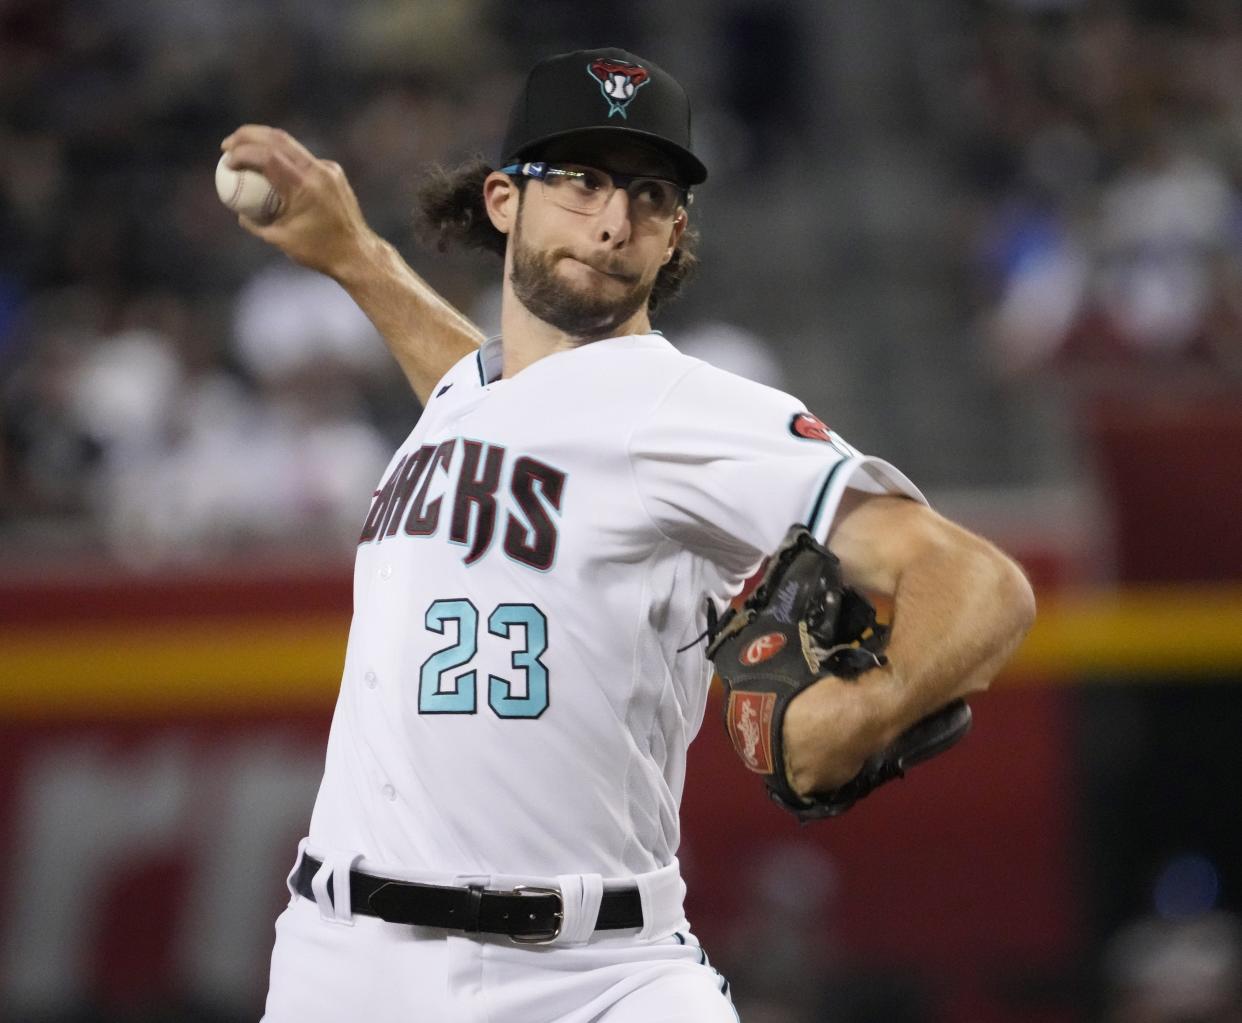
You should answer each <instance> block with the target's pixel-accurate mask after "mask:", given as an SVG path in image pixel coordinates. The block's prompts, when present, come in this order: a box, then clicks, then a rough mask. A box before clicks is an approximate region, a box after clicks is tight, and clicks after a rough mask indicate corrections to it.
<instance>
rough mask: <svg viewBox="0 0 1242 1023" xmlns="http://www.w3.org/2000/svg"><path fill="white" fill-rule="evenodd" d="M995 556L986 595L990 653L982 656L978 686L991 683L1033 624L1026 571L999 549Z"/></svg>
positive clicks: (1031, 592) (1033, 615)
mask: <svg viewBox="0 0 1242 1023" xmlns="http://www.w3.org/2000/svg"><path fill="white" fill-rule="evenodd" d="M994 558H995V561H994V574H993V580H994V582H993V588H992V592H991V594H990V598H989V599H990V603H991V607H992V609H993V617H992V639H991V643H990V644H989V645H990V647H991V653H990V654H989V655H987V656H986V657H985V658H984V663H985V665H986V668H985V670H984V671H983V672H982V673H980V675H979V676H977V677H976V680H975V681H976V684H977V685H976V687H977V688H979V689H986V688H987V687H988V686H989V685H990V684H991V682H992V680H993V678H994V677H995V676H996V675H997V674H998V673H999V672H1000V671H1001V670H1002V669H1003V668H1004V666H1005V665H1006V664H1007V663H1008V662H1009V660H1010V659H1011V658H1012V657H1013V655H1014V653H1015V652H1016V651H1017V649H1018V647H1019V646H1021V644H1022V640H1023V639H1025V638H1026V634H1027V633H1028V632H1030V631H1031V627H1032V626H1033V625H1034V624H1035V591H1034V589H1032V587H1031V583H1030V581H1029V580H1028V579H1027V577H1026V573H1025V572H1023V571H1022V569H1021V568H1020V567H1019V566H1018V564H1017V563H1016V562H1014V561H1013V560H1012V559H1010V558H1009V557H1007V556H1006V555H1004V554H1002V553H1001V552H1000V551H995V552H994ZM979 683H981V684H979Z"/></svg>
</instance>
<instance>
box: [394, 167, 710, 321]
mask: <svg viewBox="0 0 1242 1023" xmlns="http://www.w3.org/2000/svg"><path fill="white" fill-rule="evenodd" d="M491 172H492V167H490V166H489V165H488V163H487V161H486V160H485V159H483V157H481V156H477V157H474V158H473V159H470V160H467V161H466V162H465V163H463V164H461V165H460V166H458V167H455V168H452V169H446V168H444V167H438V166H437V167H432V168H430V169H429V170H428V171H427V174H426V176H425V178H424V180H423V181H422V183H421V184H420V185H419V187H418V193H417V195H418V202H417V205H416V206H415V209H414V230H415V233H416V234H417V235H418V237H419V239H420V240H421V241H422V242H423V244H425V245H427V246H429V247H432V248H434V249H435V250H436V251H437V252H447V251H448V249H449V248H450V246H453V245H461V246H463V247H464V248H468V249H481V250H483V251H485V252H494V253H495V254H496V255H498V256H504V254H505V245H506V244H507V241H508V239H507V237H506V236H505V235H504V234H502V233H501V232H500V231H497V230H496V228H495V227H493V226H492V222H491V221H490V220H489V219H488V216H487V209H486V207H485V206H484V204H483V182H484V180H485V179H486V178H487V176H488V175H489V174H490V173H491ZM526 183H527V179H526V178H518V179H517V184H518V188H519V189H523V190H524V189H525V186H526ZM697 243H698V234H697V233H696V232H695V231H694V230H693V229H691V228H687V229H686V231H685V232H684V233H683V234H682V236H681V239H680V241H679V242H678V243H677V248H676V249H674V250H673V258H672V259H670V260H669V261H668V262H667V263H665V264H664V266H662V267H661V268H660V272H659V273H658V274H657V275H656V279H655V284H654V285H653V286H652V288H651V296H650V298H648V299H647V311H648V312H650V313H654V312H655V311H656V309H657V308H659V307H661V306H663V305H664V304H665V303H667V302H670V301H671V300H672V299H673V298H674V297H675V296H676V295H677V293H678V292H679V291H680V290H681V287H682V285H683V284H685V282H686V281H687V280H689V279H690V276H691V275H692V274H693V273H694V270H695V267H697V266H698V262H699V259H698V256H696V255H695V252H694V250H695V246H696V244H697Z"/></svg>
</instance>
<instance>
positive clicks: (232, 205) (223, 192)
mask: <svg viewBox="0 0 1242 1023" xmlns="http://www.w3.org/2000/svg"><path fill="white" fill-rule="evenodd" d="M226 160H228V154H227V153H226V154H225V155H224V156H222V157H220V162H219V163H218V164H216V194H217V195H218V196H219V197H220V201H221V202H222V203H224V205H225V206H227V207H228V208H229V209H231V210H232V211H233V212H234V213H241V214H244V215H245V216H247V217H249V218H250V219H251V220H253V221H255V222H256V223H259V224H267V223H270V222H271V221H272V220H274V219H276V215H277V214H278V213H280V195H279V194H278V193H277V192H276V189H275V188H273V187H272V183H271V182H270V181H268V180H267V178H265V177H264V176H263V175H262V174H260V173H259V172H258V171H256V170H245V169H242V170H234V169H233V168H232V167H230V166H229V165H228V164H227V163H226V162H225V161H226Z"/></svg>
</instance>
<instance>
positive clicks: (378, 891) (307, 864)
mask: <svg viewBox="0 0 1242 1023" xmlns="http://www.w3.org/2000/svg"><path fill="white" fill-rule="evenodd" d="M321 866H323V864H322V863H321V862H320V861H319V860H317V859H315V858H314V857H313V856H307V855H303V856H302V862H301V863H300V864H299V865H298V869H297V873H296V874H295V875H294V878H293V887H294V889H295V890H296V891H297V893H298V894H299V895H301V896H303V897H304V898H307V899H314V898H315V892H314V889H312V888H311V881H312V880H313V879H314V877H315V875H316V874H317V873H318V872H319V868H320V867H321ZM328 896H329V898H332V897H333V892H332V876H331V875H329V876H328ZM349 902H350V908H351V909H352V911H353V912H355V913H362V914H364V915H366V916H377V917H379V918H380V919H381V920H387V921H388V922H389V923H392V924H416V925H418V926H420V927H444V928H448V929H450V930H455V931H464V932H466V933H467V934H477V933H480V932H482V933H487V934H507V935H508V936H509V937H511V938H513V940H514V941H519V942H529V943H533V944H538V943H541V942H549V941H554V940H556V938H557V936H558V935H559V934H560V933H561V924H562V923H563V922H564V919H565V903H564V901H563V899H562V897H561V893H560V892H559V891H557V889H555V888H534V887H528V886H526V885H519V886H518V887H516V888H514V889H513V890H512V891H496V890H494V889H491V888H484V887H483V886H482V885H467V886H462V887H454V886H448V885H438V884H418V883H416V882H414V881H394V880H393V879H392V878H389V877H375V876H374V875H373V874H364V873H362V871H360V870H351V871H350V872H349ZM642 925H643V904H642V897H641V896H640V895H639V892H638V889H637V888H623V889H620V890H617V891H605V892H604V896H603V900H602V901H601V902H600V906H599V916H598V917H597V918H596V921H595V929H596V930H597V931H615V930H623V929H626V928H631V927H642Z"/></svg>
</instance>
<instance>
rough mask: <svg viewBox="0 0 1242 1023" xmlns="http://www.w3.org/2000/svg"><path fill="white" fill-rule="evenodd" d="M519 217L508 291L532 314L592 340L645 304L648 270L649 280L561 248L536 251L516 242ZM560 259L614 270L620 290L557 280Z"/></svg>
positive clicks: (519, 239)
mask: <svg viewBox="0 0 1242 1023" xmlns="http://www.w3.org/2000/svg"><path fill="white" fill-rule="evenodd" d="M521 220H522V218H521V214H520V213H519V214H518V222H517V224H516V225H515V228H514V235H513V270H512V271H511V272H510V274H509V280H510V282H511V283H512V284H513V294H514V295H515V296H516V297H517V300H518V301H519V302H521V303H522V305H523V306H525V307H526V309H527V311H528V312H529V313H530V314H531V315H532V316H534V317H536V318H538V319H540V320H543V322H544V323H547V324H550V325H551V326H553V327H555V328H556V329H557V330H560V331H563V332H564V333H565V334H568V335H569V336H570V337H572V338H577V339H579V340H582V341H592V340H596V339H599V338H606V337H613V336H614V335H615V333H616V330H617V328H618V327H620V326H621V324H623V323H624V322H625V321H626V320H628V319H629V318H630V317H631V316H633V315H634V314H635V313H636V312H638V310H639V309H642V308H643V307H644V306H646V304H647V300H648V299H649V298H650V297H651V289H652V287H653V286H654V284H655V275H654V274H653V275H652V277H651V279H650V280H643V279H642V278H641V277H639V276H636V275H630V274H627V273H626V272H625V271H623V270H621V269H620V268H617V267H614V266H611V265H610V264H608V263H607V262H605V261H596V262H587V261H586V260H582V259H581V258H580V257H576V256H574V254H573V253H572V252H571V251H570V250H569V249H564V248H559V249H550V250H548V251H545V252H540V251H538V250H536V249H534V248H531V247H529V246H527V245H524V244H523V243H522V231H521ZM565 258H569V259H579V261H580V262H586V263H587V265H588V266H590V267H592V268H593V269H595V270H597V271H599V272H600V273H610V274H616V275H619V276H620V278H621V280H622V283H624V284H625V285H626V288H625V290H624V291H623V292H621V293H620V294H615V295H613V296H611V297H610V296H608V295H606V294H604V293H603V289H595V288H592V287H590V286H588V285H582V284H571V283H569V282H567V281H565V280H563V279H562V278H561V277H559V276H558V275H557V271H556V265H557V264H558V263H559V262H560V261H561V260H562V259H565ZM609 290H615V289H612V288H610V289H609Z"/></svg>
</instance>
